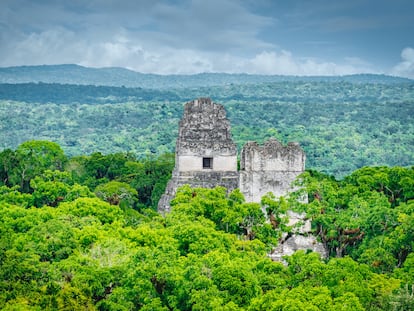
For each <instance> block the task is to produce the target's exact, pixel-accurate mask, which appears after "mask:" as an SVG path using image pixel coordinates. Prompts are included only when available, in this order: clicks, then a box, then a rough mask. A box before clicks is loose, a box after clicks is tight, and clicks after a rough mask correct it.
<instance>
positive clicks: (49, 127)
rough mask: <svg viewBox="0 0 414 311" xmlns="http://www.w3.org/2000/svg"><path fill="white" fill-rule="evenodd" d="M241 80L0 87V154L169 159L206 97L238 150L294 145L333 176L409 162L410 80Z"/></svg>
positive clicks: (413, 126)
mask: <svg viewBox="0 0 414 311" xmlns="http://www.w3.org/2000/svg"><path fill="white" fill-rule="evenodd" d="M225 77H227V76H226V75H225ZM229 77H232V78H231V79H236V77H238V76H237V75H236V77H234V76H232V75H229ZM193 78H194V80H195V81H196V82H194V83H195V84H197V81H198V78H196V77H193ZM242 78H243V77H239V79H241V80H240V81H239V80H237V81H238V84H237V83H235V84H222V85H218V86H208V85H210V84H209V83H206V85H207V86H204V87H199V86H197V87H192V88H186V87H176V88H161V87H160V88H158V89H143V88H126V87H103V86H85V85H62V84H46V83H25V84H0V130H1V132H2V135H1V137H0V148H1V149H7V148H12V149H14V148H17V146H18V145H19V144H21V143H22V142H24V141H27V140H33V139H37V140H38V139H41V140H49V141H54V142H57V143H58V144H59V145H61V146H62V148H63V149H64V151H65V153H66V154H68V155H71V156H73V155H82V154H91V153H93V152H96V151H97V152H102V153H105V154H107V153H117V152H131V153H133V154H134V155H136V156H138V157H145V156H148V155H150V154H156V155H160V154H164V153H167V152H173V151H174V147H175V139H176V136H177V130H178V121H179V119H180V118H181V115H182V109H183V104H184V103H185V102H186V101H189V100H192V99H195V98H197V97H200V96H204V97H205V96H211V97H212V99H213V100H214V101H216V102H219V103H222V104H223V105H224V106H225V108H226V110H227V114H228V117H229V119H230V121H231V124H232V132H233V137H234V139H235V141H236V142H237V144H238V146H239V148H241V147H242V145H243V144H244V143H245V142H246V141H248V140H257V141H259V142H261V141H263V140H264V139H267V138H269V137H270V136H274V137H276V138H278V139H279V140H280V141H282V142H284V143H287V142H288V141H298V142H299V143H300V144H301V146H303V148H304V149H305V151H306V154H307V167H308V168H310V169H316V170H318V171H321V172H325V173H328V174H333V175H335V176H336V177H337V178H341V177H343V176H345V175H347V174H350V173H351V172H352V171H354V170H355V169H357V168H360V167H363V166H366V165H389V166H395V165H399V166H408V165H411V164H412V163H413V162H414V149H413V148H414V140H413V139H414V123H413V122H412V116H413V115H414V83H413V82H409V81H408V82H404V81H400V80H398V79H396V80H392V79H391V78H390V79H391V82H390V81H388V80H387V79H386V78H384V79H383V80H384V81H383V80H381V79H379V81H380V82H383V83H376V82H375V81H376V80H372V79H371V80H370V79H369V78H367V82H364V79H362V77H360V79H359V80H358V82H357V83H356V82H347V81H344V80H335V79H333V78H332V79H331V80H329V79H326V80H323V79H322V80H317V79H311V78H309V80H306V79H304V80H301V79H303V78H297V79H294V78H292V77H291V78H290V79H288V80H287V81H277V79H276V78H274V79H275V80H276V81H270V82H269V81H262V80H263V79H264V78H263V79H262V80H260V79H259V78H258V77H256V78H257V79H256V80H258V81H259V82H260V83H259V82H256V83H254V79H253V78H254V77H250V76H247V77H244V78H243V79H244V80H243V79H242ZM169 79H172V80H171V81H176V84H174V85H179V83H180V81H182V80H180V79H181V78H180V77H175V79H176V80H173V77H169ZM186 79H187V80H188V79H190V78H189V77H186ZM223 79H224V78H223ZM229 79H230V78H229ZM249 79H250V80H249ZM268 79H270V80H271V77H270V78H268ZM245 80H246V81H247V82H243V81H245ZM185 81H186V80H184V82H185ZM190 81H192V80H190ZM373 81H374V82H375V83H374V82H373ZM387 81H388V82H387ZM184 82H183V83H184ZM187 82H188V81H187ZM187 82H185V83H184V84H185V85H188V84H190V83H189V82H188V83H187ZM171 83H172V82H171ZM186 83H187V84H186Z"/></svg>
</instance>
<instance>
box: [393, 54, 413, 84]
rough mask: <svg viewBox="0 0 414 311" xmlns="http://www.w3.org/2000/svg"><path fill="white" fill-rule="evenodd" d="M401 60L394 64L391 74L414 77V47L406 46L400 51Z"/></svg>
mask: <svg viewBox="0 0 414 311" xmlns="http://www.w3.org/2000/svg"><path fill="white" fill-rule="evenodd" d="M401 59H402V61H401V62H400V63H398V64H397V65H396V66H394V67H393V68H392V70H391V74H393V75H396V76H400V77H406V78H411V79H414V49H413V48H411V47H406V48H405V49H403V50H402V52H401Z"/></svg>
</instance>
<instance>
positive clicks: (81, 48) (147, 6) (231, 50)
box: [0, 0, 414, 78]
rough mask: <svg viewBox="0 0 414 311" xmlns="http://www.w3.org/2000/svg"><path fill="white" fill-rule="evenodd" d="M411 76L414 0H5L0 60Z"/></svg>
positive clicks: (0, 8)
mask: <svg viewBox="0 0 414 311" xmlns="http://www.w3.org/2000/svg"><path fill="white" fill-rule="evenodd" d="M63 63H64V64H69V63H70V64H79V65H84V66H90V67H112V66H116V67H126V68H129V69H132V70H135V71H139V72H145V73H159V74H178V73H180V74H181V73H185V74H191V73H199V72H229V73H239V72H246V73H258V74H289V75H291V74H293V75H336V74H352V73H362V72H370V73H385V74H393V75H399V76H405V77H410V78H414V1H413V0H339V1H335V0H280V1H279V0H273V1H272V0H245V1H241V0H240V1H237V0H164V1H156V0H0V66H1V67H7V66H18V65H40V64H63Z"/></svg>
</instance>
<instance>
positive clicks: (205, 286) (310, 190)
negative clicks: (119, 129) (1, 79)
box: [0, 141, 414, 311]
mask: <svg viewBox="0 0 414 311" xmlns="http://www.w3.org/2000/svg"><path fill="white" fill-rule="evenodd" d="M172 162H173V158H172V157H171V156H160V157H150V158H144V159H136V158H135V156H133V155H132V154H125V153H116V154H107V155H102V154H100V153H93V154H91V155H87V156H85V155H80V156H74V157H67V156H66V155H65V153H64V152H63V150H62V149H61V148H60V146H59V145H57V144H56V143H52V142H47V141H28V142H25V143H23V144H21V145H19V146H18V147H17V148H16V149H15V150H13V149H6V150H4V151H2V152H1V153H0V177H1V180H0V209H1V212H0V274H1V275H0V307H1V308H2V309H3V310H136V309H142V310H173V309H174V310H298V311H299V310H315V311H316V310H335V311H336V310H343V311H345V310H350V311H351V310H352V311H354V310H412V309H413V308H414V296H413V284H414V253H413V247H414V169H413V168H403V167H364V168H361V169H359V170H356V171H354V172H353V173H352V174H349V175H348V176H346V177H345V178H344V179H342V180H340V181H338V180H336V179H335V178H333V177H331V176H327V175H324V174H321V173H318V172H315V171H308V172H306V173H305V174H304V175H303V176H302V178H301V179H300V180H299V181H298V182H299V183H300V184H301V185H302V186H303V188H302V190H300V191H298V193H295V194H293V195H292V196H291V198H281V199H278V200H276V199H274V198H272V196H266V197H264V198H263V200H262V203H261V204H259V203H245V202H244V199H243V196H242V195H241V193H240V192H239V191H237V190H236V191H233V192H232V193H230V194H227V193H226V191H225V189H223V188H220V187H218V188H215V189H210V190H208V189H191V188H189V187H183V188H181V190H180V191H179V192H178V194H177V196H176V198H175V200H174V201H173V202H172V206H173V207H172V212H171V213H170V214H168V215H166V216H165V217H161V216H160V215H158V214H157V213H155V212H154V210H153V208H154V203H155V202H156V201H157V199H158V198H159V193H161V192H162V191H163V189H162V188H163V186H164V185H165V181H166V180H167V179H168V178H169V173H170V171H171V168H172V165H173V163H172ZM303 192H306V194H307V196H308V198H309V203H306V204H304V203H300V202H298V201H296V200H295V197H296V196H300V197H303ZM151 207H152V208H151ZM262 207H263V208H265V210H266V212H267V213H272V214H273V215H274V217H276V219H277V220H278V221H277V222H276V223H277V225H271V224H270V223H268V222H266V220H265V217H264V215H263V213H262V212H261V208H262ZM288 208H290V209H294V210H297V211H304V212H305V213H306V214H307V217H309V219H311V221H312V226H313V230H314V233H315V235H317V236H318V237H319V238H320V240H321V241H322V242H323V243H324V244H325V246H326V247H327V249H328V250H329V258H327V259H326V260H322V259H320V258H319V256H318V254H315V253H306V252H297V253H295V254H294V255H293V256H290V257H287V258H286V259H285V260H286V263H287V265H283V264H282V263H278V262H272V261H271V260H270V259H269V258H268V257H267V255H266V254H267V252H268V251H269V250H270V249H272V248H273V247H274V246H275V245H277V243H278V239H279V238H280V236H281V234H282V232H290V231H291V230H292V228H290V227H288V226H287V225H286V221H285V219H286V210H287V209H288Z"/></svg>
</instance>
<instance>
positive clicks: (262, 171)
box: [240, 138, 306, 202]
mask: <svg viewBox="0 0 414 311" xmlns="http://www.w3.org/2000/svg"><path fill="white" fill-rule="evenodd" d="M305 159H306V157H305V153H304V151H303V150H302V148H300V146H299V144H297V143H289V144H288V145H287V146H283V145H282V144H281V143H280V142H278V141H277V140H276V139H272V138H271V139H269V140H268V141H267V142H265V143H264V144H263V145H262V146H260V145H259V144H257V143H256V142H248V143H246V144H245V145H244V147H243V150H242V153H241V158H240V191H241V192H242V193H243V194H244V196H245V198H246V201H247V202H260V199H261V198H262V196H263V195H265V194H266V193H268V192H273V194H274V195H275V196H276V197H280V196H282V195H286V194H288V193H289V192H290V191H291V190H292V189H291V183H292V182H293V181H294V180H295V179H296V177H297V176H298V175H299V174H301V173H303V171H304V170H305Z"/></svg>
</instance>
